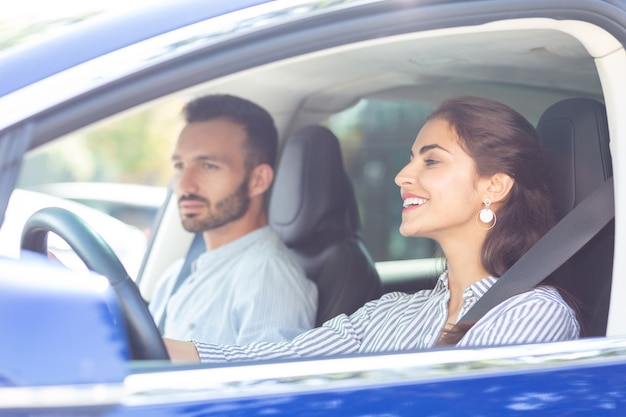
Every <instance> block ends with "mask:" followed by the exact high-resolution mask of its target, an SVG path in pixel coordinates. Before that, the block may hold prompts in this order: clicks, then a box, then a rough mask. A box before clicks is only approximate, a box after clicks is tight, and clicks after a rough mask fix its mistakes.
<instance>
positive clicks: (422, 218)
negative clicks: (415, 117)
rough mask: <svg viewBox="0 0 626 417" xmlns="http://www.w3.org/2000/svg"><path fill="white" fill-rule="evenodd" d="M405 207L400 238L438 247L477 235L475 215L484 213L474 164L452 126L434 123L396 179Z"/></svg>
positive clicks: (480, 181)
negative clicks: (426, 241)
mask: <svg viewBox="0 0 626 417" xmlns="http://www.w3.org/2000/svg"><path fill="white" fill-rule="evenodd" d="M395 181H396V184H397V185H398V186H399V187H400V194H401V196H402V201H403V209H402V224H401V226H400V233H401V234H402V235H404V236H415V237H428V238H431V239H435V240H436V241H438V242H439V243H442V240H446V239H447V238H449V237H453V238H459V239H463V238H467V237H469V235H467V234H468V233H470V234H472V235H474V236H475V235H476V233H477V230H479V229H478V226H477V225H476V220H475V217H476V214H477V213H478V211H479V210H480V209H481V208H483V201H482V198H481V195H480V192H479V190H484V189H486V181H488V180H487V179H480V178H479V177H478V174H477V172H476V166H475V163H474V160H473V159H472V158H471V157H470V156H469V155H468V154H467V153H466V152H465V151H464V150H463V148H461V146H460V145H459V138H458V135H457V134H456V132H455V131H454V129H453V128H451V127H450V125H449V124H448V122H447V121H445V120H442V119H432V120H430V121H428V122H427V123H426V124H425V125H424V127H423V128H422V129H421V130H420V132H419V134H418V135H417V138H416V139H415V142H414V143H413V147H412V148H411V160H410V162H409V163H408V164H407V165H406V166H405V167H404V168H402V170H400V172H399V173H398V175H396V180H395Z"/></svg>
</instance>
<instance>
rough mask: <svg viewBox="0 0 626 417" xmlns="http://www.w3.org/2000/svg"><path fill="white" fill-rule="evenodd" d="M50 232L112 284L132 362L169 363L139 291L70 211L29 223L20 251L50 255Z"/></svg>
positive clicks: (41, 214)
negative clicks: (48, 239) (165, 361)
mask: <svg viewBox="0 0 626 417" xmlns="http://www.w3.org/2000/svg"><path fill="white" fill-rule="evenodd" d="M48 232H53V233H56V234H57V235H58V236H59V237H61V238H62V239H63V240H65V241H66V242H67V244H68V245H70V247H71V248H72V249H73V250H74V252H76V254H77V255H78V257H79V258H80V259H81V260H82V261H83V262H84V263H85V265H87V268H89V269H90V270H92V271H94V272H97V273H99V274H101V275H103V276H105V277H106V278H107V279H108V280H109V283H110V284H111V286H113V288H114V289H115V292H116V293H117V296H118V299H119V302H120V305H121V308H122V313H123V315H124V320H125V322H126V328H127V329H128V331H127V333H128V339H129V342H130V348H131V354H132V358H133V359H160V360H168V359H169V356H168V354H167V350H166V349H165V344H164V343H163V339H162V338H161V334H160V333H159V330H158V329H157V327H156V325H155V323H154V319H153V318H152V315H151V314H150V311H149V310H148V307H147V305H146V303H145V301H144V299H143V297H142V296H141V293H140V292H139V288H137V285H136V284H135V282H134V281H133V280H132V279H131V278H130V277H129V276H128V273H127V272H126V269H125V268H124V266H123V265H122V263H121V262H120V260H119V258H118V257H117V256H116V255H115V253H114V252H113V250H112V249H111V247H110V246H109V245H108V244H107V243H106V242H105V241H104V239H102V237H101V236H100V235H99V234H98V233H96V232H95V231H94V230H93V229H92V228H91V226H89V225H88V224H87V223H86V222H85V221H84V220H82V219H81V218H80V217H78V216H77V215H76V214H74V213H72V212H71V211H69V210H66V209H63V208H59V207H47V208H44V209H41V210H39V211H37V212H35V213H34V214H33V215H32V216H30V218H29V219H28V220H27V222H26V224H25V225H24V230H23V231H22V241H21V247H22V248H23V249H27V250H31V251H35V252H39V253H42V254H44V255H47V253H48V248H47V246H48V245H47V235H48Z"/></svg>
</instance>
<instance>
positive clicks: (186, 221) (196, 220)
mask: <svg viewBox="0 0 626 417" xmlns="http://www.w3.org/2000/svg"><path fill="white" fill-rule="evenodd" d="M249 180H250V178H249V176H247V177H246V178H244V180H243V181H242V183H241V184H240V185H239V187H237V189H236V190H235V191H234V192H233V193H232V194H231V195H229V196H227V197H225V198H223V199H222V200H220V201H218V202H217V203H215V207H214V210H213V209H212V207H211V206H212V204H211V202H210V201H209V200H207V199H206V198H203V197H200V196H198V195H195V194H191V195H185V196H182V197H181V198H180V199H179V200H178V201H179V203H180V202H181V201H185V200H192V201H201V202H203V203H204V204H205V205H206V207H207V212H208V214H207V215H206V216H205V217H200V216H199V215H197V214H196V215H192V216H189V217H187V216H185V217H183V218H182V222H183V228H184V229H185V230H186V231H188V232H191V233H198V232H204V231H207V230H213V229H217V228H218V227H222V226H224V225H226V224H228V223H230V222H234V221H235V220H239V219H241V218H242V217H243V215H244V214H246V212H247V211H248V207H250V197H249V196H248V182H249Z"/></svg>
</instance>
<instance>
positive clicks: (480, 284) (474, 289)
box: [435, 271, 498, 298]
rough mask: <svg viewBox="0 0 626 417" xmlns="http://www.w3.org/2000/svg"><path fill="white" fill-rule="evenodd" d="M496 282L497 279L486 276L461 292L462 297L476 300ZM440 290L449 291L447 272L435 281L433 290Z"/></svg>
mask: <svg viewBox="0 0 626 417" xmlns="http://www.w3.org/2000/svg"><path fill="white" fill-rule="evenodd" d="M497 280H498V279H497V278H494V277H492V276H487V277H485V278H483V279H481V280H479V281H476V282H475V283H473V284H472V285H470V286H469V287H467V288H466V289H465V291H463V296H464V297H465V296H466V295H473V296H475V297H476V298H480V297H482V296H483V295H484V294H485V293H486V292H487V290H488V289H489V288H491V287H492V286H493V284H495V283H496V281H497ZM442 288H445V289H446V290H449V287H448V271H444V272H443V273H442V274H441V275H440V276H439V279H438V280H437V284H436V285H435V289H442Z"/></svg>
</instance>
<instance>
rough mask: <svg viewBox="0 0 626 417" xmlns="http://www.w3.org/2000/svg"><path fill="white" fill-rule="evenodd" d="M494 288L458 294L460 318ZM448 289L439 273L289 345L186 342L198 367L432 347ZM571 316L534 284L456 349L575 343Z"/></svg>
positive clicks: (480, 285)
mask: <svg viewBox="0 0 626 417" xmlns="http://www.w3.org/2000/svg"><path fill="white" fill-rule="evenodd" d="M495 282H496V278H493V277H486V278H484V279H482V280H480V281H478V282H476V283H474V284H473V285H471V286H470V287H469V288H467V289H466V290H465V291H464V293H463V300H464V303H463V307H462V310H461V312H460V313H459V317H462V316H463V314H465V313H466V312H467V311H468V310H469V309H470V308H471V307H472V306H473V305H474V304H475V303H476V301H478V300H479V299H480V298H481V297H482V296H483V294H485V292H487V290H488V289H489V288H490V287H491V286H492V285H493V284H494V283H495ZM449 299H450V289H449V287H448V275H447V273H446V272H444V273H443V274H442V275H441V276H440V277H439V280H438V282H437V285H436V286H435V288H434V289H432V290H430V289H429V290H422V291H418V292H416V293H415V294H405V293H400V292H393V293H389V294H385V295H383V296H382V297H381V298H379V299H378V300H374V301H370V302H368V303H367V304H365V305H364V306H363V307H361V308H360V309H359V310H357V311H356V312H354V313H353V314H352V315H350V316H347V315H345V314H340V315H338V316H337V317H335V318H332V319H330V320H328V321H327V322H325V323H324V324H323V325H322V326H321V327H318V328H315V329H312V330H309V331H308V332H305V333H303V334H301V335H299V336H298V337H296V338H294V339H293V340H292V341H288V342H281V343H273V344H270V343H252V344H248V345H246V346H220V345H216V344H210V343H205V342H207V341H206V340H202V339H195V340H193V342H194V344H195V346H196V349H197V350H198V354H199V355H200V360H201V361H202V362H228V361H246V360H259V359H284V358H304V357H314V356H329V355H343V354H354V353H366V352H367V353H372V352H390V351H406V350H420V349H428V348H432V347H433V346H434V345H435V343H436V342H437V340H438V339H439V337H440V335H441V331H442V329H443V328H444V325H445V323H446V318H447V316H448V300H449ZM579 335H580V327H579V325H578V321H577V320H576V314H575V313H574V310H572V308H571V307H570V306H569V305H568V304H567V303H566V302H565V301H564V300H563V298H561V296H560V294H559V292H558V291H557V290H556V289H555V288H554V287H548V286H540V287H537V288H533V289H532V290H530V291H527V292H525V293H521V294H518V295H516V296H514V297H511V298H509V299H507V300H505V301H503V302H502V303H500V304H499V305H497V306H496V307H494V308H493V309H491V310H490V311H489V312H488V313H487V314H485V315H484V316H483V317H482V318H481V319H480V320H479V321H478V322H476V324H475V325H474V326H473V327H472V328H471V329H470V330H469V331H468V332H467V333H466V334H465V336H464V337H463V338H462V339H461V340H460V341H459V343H458V344H457V346H495V345H508V344H521V343H540V342H550V341H560V340H570V339H576V338H577V337H579Z"/></svg>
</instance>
